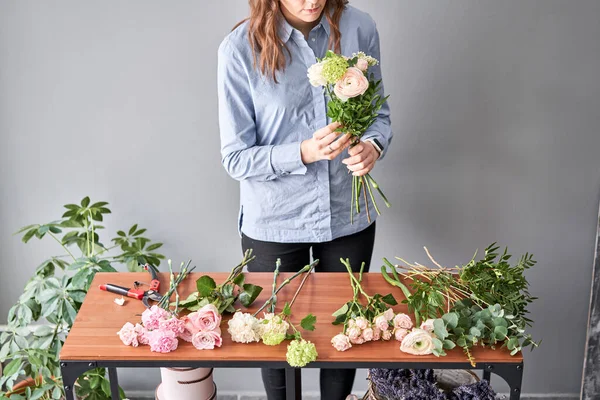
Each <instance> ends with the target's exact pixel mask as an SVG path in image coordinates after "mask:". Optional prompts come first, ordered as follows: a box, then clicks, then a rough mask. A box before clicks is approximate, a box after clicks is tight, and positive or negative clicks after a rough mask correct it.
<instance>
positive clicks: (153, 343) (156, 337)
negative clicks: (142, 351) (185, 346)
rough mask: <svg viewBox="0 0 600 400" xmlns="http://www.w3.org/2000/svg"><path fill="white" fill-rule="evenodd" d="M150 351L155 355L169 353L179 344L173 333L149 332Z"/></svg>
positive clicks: (168, 331) (167, 331)
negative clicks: (155, 353)
mask: <svg viewBox="0 0 600 400" xmlns="http://www.w3.org/2000/svg"><path fill="white" fill-rule="evenodd" d="M148 336H149V339H150V343H149V344H150V350H151V351H155V352H157V353H169V352H171V351H173V350H175V349H176V348H177V345H178V344H179V342H178V341H177V336H176V335H175V333H173V331H170V330H166V331H162V330H155V331H152V332H149V335H148Z"/></svg>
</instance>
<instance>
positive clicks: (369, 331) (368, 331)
mask: <svg viewBox="0 0 600 400" xmlns="http://www.w3.org/2000/svg"><path fill="white" fill-rule="evenodd" d="M362 337H363V339H365V342H370V341H371V340H373V328H367V329H365V330H364V331H363V332H362Z"/></svg>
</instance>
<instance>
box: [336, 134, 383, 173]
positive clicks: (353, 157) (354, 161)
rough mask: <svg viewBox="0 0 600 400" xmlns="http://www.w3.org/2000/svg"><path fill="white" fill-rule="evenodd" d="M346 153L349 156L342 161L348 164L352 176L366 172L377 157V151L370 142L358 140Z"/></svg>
mask: <svg viewBox="0 0 600 400" xmlns="http://www.w3.org/2000/svg"><path fill="white" fill-rule="evenodd" d="M348 154H349V155H350V157H348V158H346V159H344V160H342V162H343V163H344V164H346V165H347V166H348V169H349V170H350V171H352V175H354V176H363V175H366V174H368V173H369V172H370V171H371V170H372V169H373V167H374V166H375V161H377V159H378V158H379V152H378V151H377V149H375V146H373V144H372V143H371V142H359V143H358V144H357V145H356V146H353V147H350V148H349V149H348Z"/></svg>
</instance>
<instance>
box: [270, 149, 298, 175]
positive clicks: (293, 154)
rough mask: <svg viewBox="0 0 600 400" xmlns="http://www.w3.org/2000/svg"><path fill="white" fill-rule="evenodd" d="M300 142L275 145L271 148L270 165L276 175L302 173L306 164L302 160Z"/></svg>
mask: <svg viewBox="0 0 600 400" xmlns="http://www.w3.org/2000/svg"><path fill="white" fill-rule="evenodd" d="M300 144H301V143H300V142H298V143H286V144H279V145H275V146H273V147H272V149H271V165H272V166H273V171H275V174H276V175H277V176H285V175H304V174H305V173H306V165H304V163H303V162H302V156H301V154H300Z"/></svg>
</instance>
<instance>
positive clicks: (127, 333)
mask: <svg viewBox="0 0 600 400" xmlns="http://www.w3.org/2000/svg"><path fill="white" fill-rule="evenodd" d="M117 335H119V339H121V341H122V342H123V344H124V345H125V346H133V347H137V346H138V334H137V332H136V331H135V327H134V326H133V324H132V323H131V322H127V323H125V325H123V327H122V328H121V330H120V331H119V332H117Z"/></svg>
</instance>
